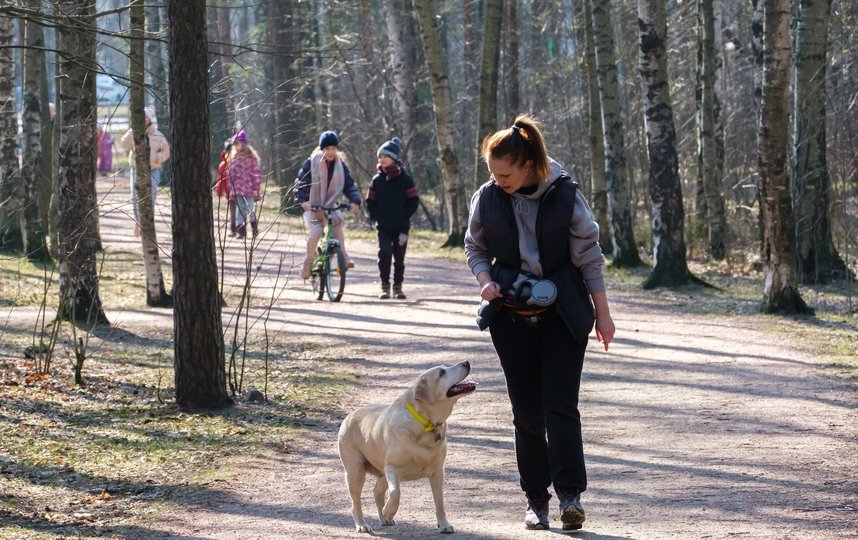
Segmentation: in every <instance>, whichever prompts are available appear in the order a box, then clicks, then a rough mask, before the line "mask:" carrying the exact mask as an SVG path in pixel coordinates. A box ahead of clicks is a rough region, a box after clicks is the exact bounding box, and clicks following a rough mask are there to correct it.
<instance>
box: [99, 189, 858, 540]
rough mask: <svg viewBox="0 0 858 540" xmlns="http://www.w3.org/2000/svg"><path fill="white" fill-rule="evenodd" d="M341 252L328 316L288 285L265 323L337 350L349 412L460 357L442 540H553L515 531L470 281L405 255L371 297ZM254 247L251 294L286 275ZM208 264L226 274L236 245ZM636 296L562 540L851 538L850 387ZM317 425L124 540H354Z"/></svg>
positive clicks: (489, 367)
mask: <svg viewBox="0 0 858 540" xmlns="http://www.w3.org/2000/svg"><path fill="white" fill-rule="evenodd" d="M123 186H124V185H123ZM165 204H166V202H165ZM111 220H116V221H114V222H111ZM102 226H103V227H105V226H106V227H105V228H106V230H107V231H109V232H108V233H106V234H105V242H106V243H107V244H108V245H112V246H114V247H121V248H123V249H133V248H134V247H135V241H134V240H133V239H131V237H130V225H129V224H128V223H127V221H126V220H124V218H121V216H118V215H106V216H104V217H103V218H102ZM282 232H283V231H281V233H282ZM266 234H269V233H266ZM293 236H294V235H293ZM285 237H286V236H285V235H283V234H281V235H280V236H279V237H278V238H281V239H282V238H285ZM162 238H165V235H164V234H162ZM266 238H268V236H266ZM271 238H273V235H272V236H271ZM348 245H349V248H350V251H351V252H352V255H353V256H354V258H355V260H356V262H357V268H356V269H355V270H354V271H351V272H349V274H348V277H349V282H348V285H347V289H346V296H345V297H344V298H343V301H342V302H341V303H339V304H330V303H328V302H318V301H314V300H312V298H311V295H310V293H309V292H308V290H307V287H306V286H304V285H303V284H301V283H298V282H297V281H296V280H292V282H291V283H289V284H288V285H287V287H286V290H285V293H284V294H283V295H282V297H281V298H280V300H279V301H278V302H277V304H276V309H274V310H273V313H272V317H273V318H274V319H273V320H272V324H274V323H277V324H282V328H283V330H285V332H286V333H287V334H290V335H300V336H303V337H302V339H311V340H312V339H318V340H323V341H325V342H328V343H343V344H348V346H349V347H351V348H352V350H353V351H354V352H353V354H354V355H355V357H357V358H361V360H360V361H357V362H356V363H355V365H354V369H355V371H356V372H359V373H361V374H362V375H363V376H364V379H363V380H364V381H365V387H364V388H363V389H362V390H361V392H360V393H359V394H357V395H355V396H352V397H351V398H350V399H351V401H352V402H353V403H354V404H364V403H369V402H376V403H384V402H389V401H392V400H393V399H394V397H395V396H397V395H398V394H399V393H401V391H402V390H403V389H404V387H405V386H406V385H407V384H408V382H410V381H411V380H412V379H413V378H414V377H416V376H417V375H418V374H419V373H420V372H421V371H423V370H424V369H426V368H427V367H430V366H433V365H437V364H448V365H449V364H452V363H455V362H458V361H461V360H465V359H467V360H469V361H470V362H471V364H472V366H473V373H472V377H473V378H474V379H475V380H478V381H479V383H480V386H479V389H478V390H477V392H476V393H475V394H474V395H471V396H468V397H466V398H464V399H463V400H461V401H460V402H459V405H458V406H457V408H456V410H455V412H454V414H453V416H452V417H451V418H450V420H449V432H448V433H449V436H448V440H449V452H448V460H447V467H446V470H447V482H446V500H447V511H448V516H449V518H450V521H451V522H452V523H453V524H454V525H455V527H456V529H457V534H456V535H455V538H460V539H463V538H467V539H487V538H490V539H519V538H531V537H533V538H538V537H547V536H551V535H552V534H554V533H556V532H558V531H559V529H558V528H557V526H558V525H559V521H558V519H557V516H556V513H555V514H554V515H553V516H552V525H554V526H555V528H554V529H553V530H552V532H550V533H546V532H528V531H525V530H524V529H523V526H522V516H523V510H524V505H523V496H522V494H521V492H520V489H519V487H518V479H517V473H516V467H515V456H514V451H513V444H512V428H511V422H510V413H509V405H508V402H507V398H506V394H505V387H504V381H503V377H502V374H501V371H500V369H499V366H498V363H497V361H496V358H495V355H494V352H493V349H492V347H491V343H490V339H489V336H488V334H487V333H480V332H479V331H478V330H477V329H476V326H475V324H474V310H475V306H476V293H477V290H476V285H475V281H474V280H473V278H472V277H470V275H469V273H468V272H467V270H466V269H465V268H463V267H462V266H460V265H458V264H454V263H449V262H445V261H438V260H434V259H430V258H426V257H421V256H419V255H413V254H412V255H409V260H408V267H407V270H406V277H407V283H406V292H407V293H408V295H409V297H408V300H407V301H405V302H398V301H384V302H382V301H378V300H376V299H375V294H376V289H377V287H378V285H377V283H376V282H375V279H376V277H375V276H376V271H375V265H374V247H373V246H372V245H371V244H370V243H361V242H357V241H351V242H350V243H349V244H348ZM263 246H264V249H263V252H267V253H268V256H266V257H265V258H264V260H261V262H260V264H261V265H262V266H263V277H262V278H261V279H260V281H259V283H258V287H259V289H260V290H261V291H265V290H267V286H268V285H270V280H273V275H274V274H275V271H274V269H273V267H274V265H275V264H276V262H277V261H278V260H279V258H280V256H281V255H283V256H284V260H285V261H286V262H287V264H289V263H291V261H293V260H295V262H297V260H296V259H297V252H298V250H296V249H295V246H294V242H288V241H283V240H277V241H276V242H273V241H269V240H265V239H264V240H263ZM137 249H139V248H137ZM269 249H270V251H268V250H269ZM228 253H230V255H229V257H230V259H229V263H230V265H234V266H235V267H236V268H238V267H240V266H241V264H240V263H241V260H240V258H241V253H242V252H241V251H240V250H239V249H238V247H237V246H235V245H231V246H230V247H229V248H228ZM266 280H269V282H266ZM649 294H650V293H644V292H642V291H631V292H628V293H619V292H616V291H611V293H610V297H611V301H612V309H613V313H614V318H615V321H616V323H617V328H618V331H617V337H616V341H615V342H614V343H613V344H612V346H611V350H610V352H608V353H605V352H604V351H603V350H602V349H601V347H600V346H599V344H598V343H596V342H595V340H594V341H593V342H592V343H591V346H590V350H589V353H588V357H587V360H586V362H585V373H584V380H583V384H582V391H581V403H580V409H581V412H582V418H583V424H584V437H585V453H586V456H587V465H588V472H589V481H590V487H589V489H588V491H587V492H586V493H585V495H584V497H583V502H584V505H585V508H586V510H587V516H588V518H587V522H586V524H585V530H584V531H581V532H579V533H577V534H575V536H576V537H578V538H590V539H621V538H622V539H625V538H635V539H638V538H640V539H643V538H647V539H649V538H670V539H676V538H778V539H784V538H789V539H792V538H795V539H798V538H801V539H805V538H814V539H815V538H826V539H828V538H831V539H835V538H838V539H839V538H858V454H856V448H858V446H856V442H858V441H856V433H858V407H856V405H858V396H856V393H855V391H854V389H850V388H848V387H847V386H846V385H845V384H843V383H840V382H838V381H837V380H836V379H834V378H833V376H832V374H831V372H830V371H829V370H828V369H827V368H826V359H825V358H816V357H812V356H809V355H807V354H805V353H802V352H801V351H799V349H797V348H795V347H793V346H791V345H790V343H789V342H788V341H786V340H785V339H783V336H779V337H776V336H773V335H772V334H767V333H765V332H763V331H762V330H761V329H762V328H764V327H766V326H767V325H768V324H769V323H768V322H767V320H766V319H765V318H763V317H741V318H734V317H720V316H697V315H686V314H683V313H681V312H679V311H678V310H674V309H666V308H664V307H663V306H661V305H657V304H656V303H653V302H652V301H651V300H650V296H649ZM115 323H116V324H119V325H122V324H127V325H138V324H144V325H167V326H166V328H169V326H168V325H169V324H170V320H169V317H163V316H152V317H150V318H148V319H147V318H146V317H142V318H139V317H138V318H134V319H129V320H126V321H125V322H122V317H121V316H119V317H117V320H116V321H115ZM347 412H348V411H347V410H343V411H341V413H342V414H341V415H340V416H344V415H345V414H346V413H347ZM335 429H336V428H335V427H325V428H323V429H318V430H308V431H307V433H306V434H305V436H304V437H303V438H302V439H300V440H299V441H296V442H295V443H293V444H292V445H291V447H290V451H289V452H288V453H285V454H278V455H271V456H266V457H264V458H263V457H258V456H255V457H253V456H248V460H247V462H246V466H245V468H244V470H241V471H238V472H237V473H236V474H235V475H234V476H233V477H232V478H227V479H225V481H221V482H215V483H213V484H211V485H210V486H209V489H208V490H206V491H204V492H203V493H201V494H200V495H199V496H198V497H197V498H195V499H192V500H173V501H170V502H169V506H168V508H165V510H168V509H169V510H168V511H167V512H162V513H159V515H157V516H156V517H153V521H152V522H149V523H145V524H141V525H142V526H143V527H144V529H142V530H147V529H148V530H149V531H153V535H157V534H158V533H162V534H163V535H164V536H168V537H175V538H217V539H257V538H258V539H262V538H302V539H304V538H359V537H362V536H363V535H359V534H357V533H355V532H353V525H352V521H351V517H350V512H349V500H348V495H347V493H346V490H345V486H344V483H343V478H342V471H341V466H340V463H339V459H338V457H337V454H336V448H335V439H336V432H335ZM371 499H372V497H371V493H370V490H369V488H368V487H367V488H365V491H364V508H365V512H366V513H367V515H368V516H370V523H371V524H373V525H374V526H375V525H376V524H377V520H376V519H375V517H374V516H375V513H374V510H373V508H374V507H373V503H372V500H371ZM552 502H553V503H554V502H555V501H552ZM552 507H553V508H554V505H552ZM432 508H433V506H432V502H431V495H430V492H429V486H428V484H427V483H426V482H423V481H419V482H412V483H407V484H405V485H404V487H403V497H402V505H401V507H400V510H399V513H398V515H397V519H398V524H397V525H396V526H395V527H381V526H378V527H377V528H376V533H377V536H381V537H387V538H398V539H406V538H424V537H426V538H429V537H435V536H436V535H437V534H438V533H437V531H436V529H435V520H434V512H433V510H432ZM553 511H554V510H553ZM156 531H157V532H156Z"/></svg>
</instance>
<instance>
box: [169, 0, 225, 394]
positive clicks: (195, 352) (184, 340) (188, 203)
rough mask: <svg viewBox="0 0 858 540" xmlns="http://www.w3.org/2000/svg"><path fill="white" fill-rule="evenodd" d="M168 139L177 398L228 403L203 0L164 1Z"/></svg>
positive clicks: (204, 4)
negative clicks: (170, 143)
mask: <svg viewBox="0 0 858 540" xmlns="http://www.w3.org/2000/svg"><path fill="white" fill-rule="evenodd" d="M167 21H168V26H169V34H170V37H169V58H170V83H171V84H170V118H171V121H172V127H173V131H172V140H173V175H174V177H175V178H181V179H182V181H181V182H175V183H174V186H173V282H174V284H175V285H174V296H173V298H174V302H175V307H174V309H173V332H174V340H175V344H174V351H175V357H174V359H173V361H174V365H175V384H176V403H178V404H179V405H180V406H182V407H203V408H220V407H224V406H229V405H231V404H232V403H233V402H232V399H230V397H229V396H228V395H227V391H226V367H225V362H224V344H223V323H222V321H221V314H220V301H219V300H220V296H219V294H218V285H217V261H216V256H215V241H214V222H213V217H212V197H211V192H210V190H209V185H210V181H211V173H210V169H209V128H208V126H209V123H208V120H209V110H208V98H209V85H208V77H207V71H208V54H207V53H208V50H207V43H206V3H205V0H170V1H169V3H168V4H167Z"/></svg>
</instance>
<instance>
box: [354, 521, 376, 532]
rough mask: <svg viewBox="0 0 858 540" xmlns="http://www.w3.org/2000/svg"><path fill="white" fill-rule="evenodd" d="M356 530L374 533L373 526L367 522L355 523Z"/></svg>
mask: <svg viewBox="0 0 858 540" xmlns="http://www.w3.org/2000/svg"><path fill="white" fill-rule="evenodd" d="M355 531H356V532H359V533H369V534H372V527H370V526H369V525H368V524H367V523H362V524H361V525H357V524H355Z"/></svg>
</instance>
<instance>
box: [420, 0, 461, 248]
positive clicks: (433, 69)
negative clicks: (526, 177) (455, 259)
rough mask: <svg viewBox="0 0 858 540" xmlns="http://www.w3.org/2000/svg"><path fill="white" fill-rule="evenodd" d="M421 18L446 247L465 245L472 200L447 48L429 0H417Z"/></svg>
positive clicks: (444, 245)
mask: <svg viewBox="0 0 858 540" xmlns="http://www.w3.org/2000/svg"><path fill="white" fill-rule="evenodd" d="M415 6H416V8H417V18H418V22H419V25H420V35H421V37H422V40H423V49H424V52H425V55H426V64H427V66H428V68H429V83H430V88H431V92H432V110H433V112H434V114H435V131H436V132H437V141H438V155H439V156H440V158H441V179H442V182H443V184H444V196H445V197H444V203H445V205H446V210H447V217H448V223H449V229H448V236H447V241H446V242H444V244H443V247H455V246H462V245H464V243H465V228H466V226H467V220H468V200H467V199H466V198H465V190H464V185H463V182H462V179H461V177H460V176H459V161H458V158H457V157H456V141H455V138H454V137H453V114H452V112H453V108H452V105H451V99H450V81H449V78H448V76H447V69H446V65H445V64H446V61H445V54H444V49H443V48H442V47H441V41H440V40H439V39H438V28H437V21H438V19H436V17H435V10H434V8H433V6H432V2H430V1H429V0H417V1H416V2H415Z"/></svg>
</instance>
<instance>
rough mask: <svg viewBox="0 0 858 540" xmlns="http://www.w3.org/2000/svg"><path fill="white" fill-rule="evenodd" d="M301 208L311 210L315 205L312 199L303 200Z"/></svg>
mask: <svg viewBox="0 0 858 540" xmlns="http://www.w3.org/2000/svg"><path fill="white" fill-rule="evenodd" d="M301 210H303V211H305V212H310V211H312V210H313V205H312V204H310V201H306V202H302V203H301Z"/></svg>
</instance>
